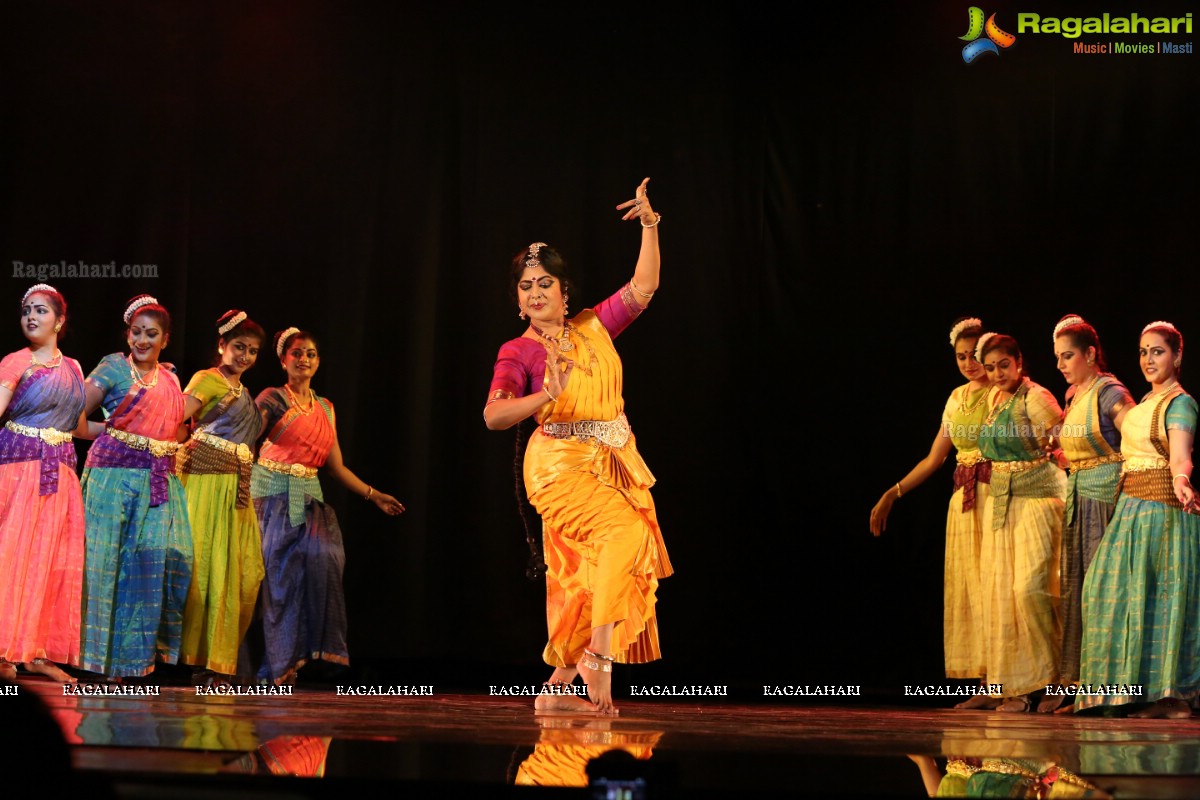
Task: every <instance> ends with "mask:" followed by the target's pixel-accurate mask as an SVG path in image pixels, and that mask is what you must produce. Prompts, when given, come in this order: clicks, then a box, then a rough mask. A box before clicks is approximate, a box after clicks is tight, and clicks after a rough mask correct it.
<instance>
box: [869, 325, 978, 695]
mask: <svg viewBox="0 0 1200 800" xmlns="http://www.w3.org/2000/svg"><path fill="white" fill-rule="evenodd" d="M982 333H983V323H982V322H980V321H979V320H978V319H977V318H975V317H963V318H962V319H959V320H956V321H955V323H954V325H953V327H952V328H951V329H950V346H951V347H953V348H954V358H955V362H956V363H957V364H958V371H959V372H961V373H962V376H963V377H964V378H966V379H967V381H968V382H967V383H965V384H963V385H962V386H959V387H957V388H956V389H955V390H954V391H953V392H951V393H950V399H949V400H947V401H946V407H945V410H944V411H943V412H942V426H941V429H940V430H939V431H938V433H937V435H936V436H935V437H934V438H933V446H932V447H931V448H930V449H929V454H928V455H926V456H925V458H923V459H921V460H920V461H918V462H917V465H916V466H915V467H913V468H912V469H911V470H909V472H908V474H907V475H905V476H904V477H903V478H901V479H900V480H899V481H897V482H896V485H895V486H893V487H891V488H889V489H888V490H887V491H886V492H884V493H883V496H882V497H880V498H879V502H877V503H876V504H875V507H874V508H872V509H871V533H873V534H874V535H876V536H879V535H880V534H881V533H883V532H884V531H885V530H887V520H888V515H889V514H890V513H891V510H892V504H893V503H895V502H896V501H897V500H898V499H900V497H901V496H902V495H904V494H907V493H908V492H911V491H912V490H913V489H915V488H917V487H918V486H920V485H921V484H922V483H924V482H925V481H927V480H928V479H929V478H930V477H932V476H933V475H934V474H935V473H937V471H938V470H939V469H940V468H941V466H942V464H943V463H945V461H946V459H947V458H948V457H949V456H950V453H951V452H955V460H956V461H957V462H958V465H957V467H955V470H954V493H953V494H952V495H951V496H950V508H949V510H948V511H947V512H946V561H945V564H946V566H945V581H944V588H943V592H942V594H943V598H944V603H943V607H944V610H943V621H944V625H943V634H942V637H943V645H944V650H945V657H946V677H947V678H979V679H980V680H981V681H982V682H983V683H987V676H986V674H985V673H986V671H987V669H986V666H985V664H986V662H987V659H986V658H985V656H984V649H983V634H982V629H983V606H982V602H983V600H982V598H981V596H980V595H981V594H982V587H981V585H980V579H979V576H980V572H979V546H980V541H981V540H982V537H983V507H984V505H985V503H986V502H987V497H988V491H989V485H988V484H989V481H990V480H991V476H992V464H991V462H990V461H988V460H987V459H986V458H984V457H983V456H982V455H981V454H980V452H979V445H978V443H977V439H978V435H979V427H980V425H981V424H982V423H983V419H984V417H986V416H987V413H988V407H987V394H988V389H989V388H990V386H991V382H990V381H989V380H988V376H987V373H986V372H984V370H983V366H982V365H981V364H980V363H979V362H978V361H976V360H975V344H976V342H978V341H979V337H980V335H981V334H982ZM999 704H1000V703H999V702H998V701H994V700H993V699H992V698H989V697H988V696H987V695H986V694H977V695H975V696H974V697H972V698H970V699H969V700H965V701H963V702H961V703H959V704H958V705H957V706H956V708H967V709H975V708H994V707H995V706H998V705H999Z"/></svg>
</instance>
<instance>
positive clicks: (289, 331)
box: [275, 328, 300, 361]
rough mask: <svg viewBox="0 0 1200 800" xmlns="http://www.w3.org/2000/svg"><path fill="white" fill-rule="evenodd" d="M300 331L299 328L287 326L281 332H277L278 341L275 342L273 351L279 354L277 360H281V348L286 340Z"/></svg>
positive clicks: (285, 343)
mask: <svg viewBox="0 0 1200 800" xmlns="http://www.w3.org/2000/svg"><path fill="white" fill-rule="evenodd" d="M299 332H300V329H299V328H288V329H287V330H285V331H284V332H283V333H281V334H279V341H278V342H276V343H275V353H276V354H277V355H278V356H279V360H280V361H282V360H283V348H284V347H285V346H286V345H287V340H288V339H290V338H292V337H293V336H295V335H296V334H297V333H299Z"/></svg>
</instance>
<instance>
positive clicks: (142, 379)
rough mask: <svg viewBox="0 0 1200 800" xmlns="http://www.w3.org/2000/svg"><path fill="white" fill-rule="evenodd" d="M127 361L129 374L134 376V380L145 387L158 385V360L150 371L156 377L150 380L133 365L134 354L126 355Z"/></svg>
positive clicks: (151, 387) (149, 387) (150, 387)
mask: <svg viewBox="0 0 1200 800" xmlns="http://www.w3.org/2000/svg"><path fill="white" fill-rule="evenodd" d="M125 361H127V362H128V363H129V374H130V375H132V376H133V382H134V383H136V384H137V385H138V386H141V387H142V388H143V389H153V388H154V387H155V386H157V385H158V362H157V361H155V362H154V367H153V368H151V369H150V370H148V372H149V373H150V374H151V375H153V376H154V377H153V378H151V380H150V381H149V382H147V381H146V379H145V378H146V376H145V375H144V374H142V373H141V372H138V368H137V367H135V366H134V365H133V356H131V355H130V356H125Z"/></svg>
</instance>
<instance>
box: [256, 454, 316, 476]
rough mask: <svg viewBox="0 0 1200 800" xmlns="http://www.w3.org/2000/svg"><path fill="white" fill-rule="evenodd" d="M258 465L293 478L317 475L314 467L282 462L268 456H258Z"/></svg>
mask: <svg viewBox="0 0 1200 800" xmlns="http://www.w3.org/2000/svg"><path fill="white" fill-rule="evenodd" d="M258 465H259V466H260V467H262V468H263V469H269V470H271V472H278V473H280V474H281V475H291V476H292V477H293V478H315V477H317V468H316V467H306V466H304V465H303V464H284V463H283V462H282V461H272V460H271V459H269V458H259V459H258Z"/></svg>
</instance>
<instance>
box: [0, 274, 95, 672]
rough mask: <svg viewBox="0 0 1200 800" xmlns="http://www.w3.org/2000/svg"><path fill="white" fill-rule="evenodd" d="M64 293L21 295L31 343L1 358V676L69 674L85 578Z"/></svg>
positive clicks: (76, 380) (79, 394)
mask: <svg viewBox="0 0 1200 800" xmlns="http://www.w3.org/2000/svg"><path fill="white" fill-rule="evenodd" d="M66 319H67V303H66V301H65V300H63V297H62V295H61V294H59V293H58V291H57V290H56V289H54V287H52V286H47V285H46V284H44V283H43V284H38V285H36V286H32V287H30V289H29V290H28V291H27V292H25V296H24V297H23V298H22V299H21V332H22V333H24V334H25V338H26V339H28V340H29V347H26V348H23V349H21V350H18V351H17V352H15V353H10V354H8V355H7V356H5V357H4V360H3V361H0V419H2V420H3V422H4V426H3V427H0V680H10V681H11V680H13V679H14V678H15V677H16V673H17V668H16V664H18V663H21V662H24V664H25V668H26V669H28V670H30V671H32V672H40V673H42V674H44V675H47V676H49V677H50V678H51V679H53V680H58V681H63V682H69V683H74V682H75V679H74V678H72V677H70V676H68V675H67V674H66V673H65V672H63V671H62V670H61V669H59V668H58V667H57V666H56V665H55V663H54V662H58V663H60V664H69V665H73V666H78V665H79V596H80V592H81V590H82V587H83V495H82V494H81V493H80V489H79V478H78V476H76V474H75V446H74V445H73V444H72V443H71V432H72V431H74V430H75V429H76V428H77V427H78V426H79V425H80V423H81V422H82V419H83V416H82V415H83V402H84V400H83V371H82V370H81V369H80V367H79V362H77V361H75V359H73V358H65V357H64V356H63V354H62V351H61V350H59V349H58V338H59V336H60V332H61V331H62V327H63V325H64V323H65V322H66Z"/></svg>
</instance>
